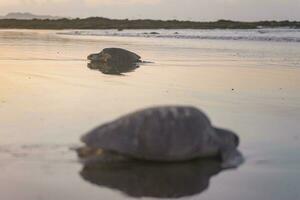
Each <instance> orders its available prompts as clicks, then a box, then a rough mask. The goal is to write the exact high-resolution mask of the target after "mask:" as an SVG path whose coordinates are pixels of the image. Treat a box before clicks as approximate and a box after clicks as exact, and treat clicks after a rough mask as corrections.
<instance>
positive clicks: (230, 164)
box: [220, 148, 245, 169]
mask: <svg viewBox="0 0 300 200" xmlns="http://www.w3.org/2000/svg"><path fill="white" fill-rule="evenodd" d="M220 154H221V159H222V165H221V166H222V168H224V169H228V168H236V167H238V166H239V165H241V164H242V163H243V162H244V161H245V160H244V157H243V155H242V154H241V153H240V152H239V151H238V150H237V149H231V148H228V149H223V150H222V151H221V153H220Z"/></svg>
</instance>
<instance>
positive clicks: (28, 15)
mask: <svg viewBox="0 0 300 200" xmlns="http://www.w3.org/2000/svg"><path fill="white" fill-rule="evenodd" d="M61 18H62V17H57V16H51V15H34V14H32V13H21V12H12V13H8V14H7V15H5V16H0V19H23V20H32V19H61Z"/></svg>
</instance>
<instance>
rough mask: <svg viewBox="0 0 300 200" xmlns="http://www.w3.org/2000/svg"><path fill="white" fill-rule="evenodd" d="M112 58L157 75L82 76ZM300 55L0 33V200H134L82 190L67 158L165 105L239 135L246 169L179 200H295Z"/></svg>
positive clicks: (192, 43)
mask: <svg viewBox="0 0 300 200" xmlns="http://www.w3.org/2000/svg"><path fill="white" fill-rule="evenodd" d="M113 46H114V47H123V48H127V49H129V50H132V51H134V52H137V53H138V54H140V55H141V56H142V58H143V59H144V60H147V61H153V62H154V63H148V64H144V65H142V66H140V68H138V69H136V70H135V71H134V72H131V73H126V74H125V75H124V76H111V75H105V74H102V73H101V72H99V71H95V70H90V69H89V68H88V67H87V61H86V59H85V58H86V56H87V55H88V54H90V53H92V52H98V51H100V50H101V49H102V48H105V47H113ZM299 47H300V44H299V43H285V42H254V41H215V40H184V39H183V40H176V39H159V38H126V37H122V38H119V37H92V36H62V35H56V34H55V31H34V32H33V31H13V30H2V31H0V52H1V53H0V169H1V172H2V173H1V174H0V180H1V181H0V193H1V199H14V200H37V199H44V200H48V199H49V200H50V199H56V200H60V199H73V200H77V199H78V200H79V199H96V198H103V199H127V198H128V199H130V198H133V197H130V196H128V195H124V194H123V193H121V192H120V191H119V190H116V189H111V188H110V187H109V186H106V187H105V186H101V187H100V186H97V185H96V184H92V183H91V182H93V181H86V180H85V179H84V178H83V177H82V176H81V174H82V173H81V172H82V168H83V166H82V165H81V164H80V163H79V162H78V161H77V157H76V155H75V153H74V152H73V151H72V150H70V148H72V147H74V146H77V145H80V142H79V137H80V136H81V135H82V134H84V133H85V132H87V131H88V130H90V129H92V128H94V127H95V126H98V125H100V124H102V123H104V122H106V121H109V120H111V119H114V118H115V117H118V116H120V115H123V114H125V113H128V112H131V111H134V110H136V109H139V108H144V107H148V106H153V105H164V104H181V105H186V104H187V105H194V106H196V107H199V108H201V109H202V110H203V111H205V112H206V113H207V114H208V115H209V116H210V118H211V120H212V122H213V123H214V124H215V125H217V126H221V127H226V128H229V129H232V130H234V131H235V132H236V133H238V134H239V135H240V137H241V142H242V143H241V147H240V149H241V151H242V152H243V154H244V155H245V157H246V163H245V164H244V165H242V166H241V167H240V168H238V169H237V170H230V171H222V172H220V173H219V174H218V175H214V176H212V177H210V176H209V177H208V179H210V183H209V185H208V187H207V188H206V189H205V190H204V191H201V193H200V191H199V193H198V194H194V195H192V196H190V195H189V196H188V197H183V198H188V199H208V200H210V199H211V200H215V199H220V198H222V199H231V200H238V199H243V200H252V199H265V200H268V199H272V200H282V199H299V198H300V192H299V189H298V188H299V186H298V182H299V177H300V172H299V168H300V157H299V153H298V152H299V150H300V135H299V130H300V124H299V121H300V93H299V91H300V68H299V67H300V59H299V58H298V57H297V56H296V55H300V48H299ZM142 169H144V168H142ZM146 169H147V168H146ZM154 172H156V170H154ZM204 172H205V170H204ZM145 173H146V171H145ZM122 175H123V174H122ZM122 177H123V176H121V175H120V177H119V178H122ZM145 177H147V176H145ZM179 180H181V182H182V180H184V179H179ZM205 180H206V181H207V178H206V179H205ZM172 181H173V182H174V181H176V180H173V179H172ZM187 183H190V181H188V180H187ZM157 185H158V186H159V185H160V184H159V183H158V184H157ZM182 187H184V189H186V190H188V189H190V188H191V187H192V186H191V185H188V184H187V185H185V186H182ZM131 190H132V188H131ZM133 190H134V188H133Z"/></svg>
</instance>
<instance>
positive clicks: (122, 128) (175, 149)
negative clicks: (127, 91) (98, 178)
mask: <svg viewBox="0 0 300 200" xmlns="http://www.w3.org/2000/svg"><path fill="white" fill-rule="evenodd" d="M81 141H82V142H84V143H85V144H86V147H84V148H80V149H79V150H78V154H79V156H80V157H81V158H83V159H84V160H86V161H87V160H88V161H90V160H98V159H101V158H105V159H107V158H109V157H114V156H115V157H116V158H134V159H140V160H148V161H160V162H179V161H188V160H193V159H196V158H205V157H219V158H221V161H222V163H223V167H224V168H229V167H237V166H238V165H239V164H241V163H242V162H243V158H242V155H241V154H240V153H239V151H238V150H237V147H238V145H239V138H238V136H237V135H236V134H235V133H233V132H231V131H228V130H225V129H220V128H215V127H213V126H212V125H211V122H210V120H209V119H208V117H207V116H206V115H205V114H204V113H203V112H201V111H200V110H198V109H197V108H194V107H189V106H161V107H153V108H148V109H144V110H140V111H136V112H134V113H132V114H128V115H126V116H123V117H121V118H119V119H117V120H115V121H112V122H110V123H106V124H104V125H102V126H100V127H98V128H96V129H94V130H92V131H91V132H89V133H87V134H86V135H84V136H83V137H82V138H81ZM113 155H114V156H113Z"/></svg>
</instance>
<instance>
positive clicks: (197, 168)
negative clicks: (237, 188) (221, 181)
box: [80, 159, 222, 198]
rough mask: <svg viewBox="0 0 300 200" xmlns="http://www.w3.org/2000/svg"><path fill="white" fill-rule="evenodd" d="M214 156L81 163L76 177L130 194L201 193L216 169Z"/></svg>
mask: <svg viewBox="0 0 300 200" xmlns="http://www.w3.org/2000/svg"><path fill="white" fill-rule="evenodd" d="M221 170H222V168H221V163H220V161H218V160H215V159H198V160H195V161H189V162H181V163H173V162H172V163H168V164H163V163H157V162H144V161H130V162H129V161H128V162H119V163H117V162H106V163H103V162H98V163H97V164H94V165H87V166H84V167H83V169H82V170H81V172H80V176H81V177H82V178H83V179H84V180H85V181H87V182H89V183H92V184H95V185H97V186H99V187H106V188H110V189H114V190H118V191H121V192H122V193H124V194H126V195H128V196H131V197H134V198H141V197H154V198H181V197H187V196H194V195H197V194H200V193H202V192H203V191H205V190H206V189H208V187H209V182H210V179H211V178H212V177H213V176H214V175H217V174H218V173H219V172H220V171H221Z"/></svg>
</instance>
